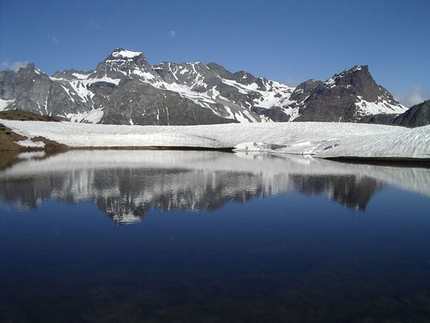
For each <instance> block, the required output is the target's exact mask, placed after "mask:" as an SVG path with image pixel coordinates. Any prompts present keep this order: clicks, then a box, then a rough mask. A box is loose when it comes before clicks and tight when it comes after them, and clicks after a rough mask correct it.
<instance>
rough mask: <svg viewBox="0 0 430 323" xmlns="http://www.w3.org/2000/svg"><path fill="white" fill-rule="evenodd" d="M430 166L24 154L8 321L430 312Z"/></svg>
mask: <svg viewBox="0 0 430 323" xmlns="http://www.w3.org/2000/svg"><path fill="white" fill-rule="evenodd" d="M429 209H430V169H425V168H408V167H389V166H370V165H354V164H345V163H335V162H330V161H324V160H314V159H309V158H298V157H291V156H290V157H273V156H272V157H270V156H264V155H263V156H262V155H257V156H254V155H240V154H239V155H238V154H229V153H218V152H173V151H92V152H91V151H74V152H68V153H64V154H60V155H56V156H45V155H43V154H39V153H36V154H34V153H33V154H21V155H19V156H18V158H17V159H16V160H15V163H14V164H13V165H11V166H8V167H7V168H4V169H3V170H2V171H0V225H1V226H0V322H354V323H355V322H418V323H419V322H430V243H429V242H428V241H429V238H430V212H429Z"/></svg>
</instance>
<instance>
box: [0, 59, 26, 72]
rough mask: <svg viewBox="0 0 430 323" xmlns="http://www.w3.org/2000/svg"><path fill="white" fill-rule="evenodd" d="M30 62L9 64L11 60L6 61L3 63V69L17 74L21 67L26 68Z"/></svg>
mask: <svg viewBox="0 0 430 323" xmlns="http://www.w3.org/2000/svg"><path fill="white" fill-rule="evenodd" d="M28 63H29V62H27V61H16V62H12V63H9V60H5V61H3V62H1V69H2V70H12V71H14V72H17V71H18V70H19V69H20V68H21V67H26V66H27V64H28Z"/></svg>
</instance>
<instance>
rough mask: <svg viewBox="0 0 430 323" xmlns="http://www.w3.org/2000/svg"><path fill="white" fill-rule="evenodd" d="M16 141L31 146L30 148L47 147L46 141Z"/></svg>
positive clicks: (23, 145)
mask: <svg viewBox="0 0 430 323" xmlns="http://www.w3.org/2000/svg"><path fill="white" fill-rule="evenodd" d="M16 143H17V144H18V145H20V146H22V147H29V148H44V147H45V143H44V142H42V141H36V142H34V141H32V140H31V139H25V140H20V141H17V142H16Z"/></svg>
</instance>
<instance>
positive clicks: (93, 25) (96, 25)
mask: <svg viewBox="0 0 430 323" xmlns="http://www.w3.org/2000/svg"><path fill="white" fill-rule="evenodd" d="M87 27H88V28H92V29H100V24H99V23H98V22H97V21H95V20H94V19H88V20H87Z"/></svg>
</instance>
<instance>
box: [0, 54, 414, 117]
mask: <svg viewBox="0 0 430 323" xmlns="http://www.w3.org/2000/svg"><path fill="white" fill-rule="evenodd" d="M12 109H22V110H28V111H32V112H36V113H39V114H43V115H51V116H57V117H60V118H62V119H66V120H70V121H75V122H90V123H104V124H141V125H193V124H215V123H231V122H240V123H244V122H279V121H282V122H283V121H308V120H312V121H353V122H357V121H360V120H361V119H362V118H363V117H367V116H369V115H370V116H372V115H376V114H392V115H398V114H401V113H403V112H405V111H406V110H407V108H406V107H404V106H402V105H401V104H400V103H398V102H396V101H395V100H394V99H393V97H392V95H391V94H390V93H389V92H388V91H387V90H385V89H384V88H383V87H381V86H379V85H377V84H376V83H375V81H374V80H373V78H372V76H371V75H370V73H369V71H368V68H367V66H356V67H354V68H352V69H350V70H346V71H344V72H342V73H340V74H336V75H334V76H333V77H332V78H330V79H329V80H327V81H326V82H322V81H315V80H309V81H306V82H304V83H302V84H300V85H298V86H297V87H296V88H292V87H289V86H287V85H285V84H282V83H279V82H276V81H272V80H268V79H266V78H262V77H259V78H256V77H254V76H253V75H252V74H250V73H247V72H244V71H240V72H236V73H232V72H229V71H227V70H226V69H224V68H223V67H222V66H220V65H218V64H216V63H209V64H207V65H205V64H203V63H201V62H195V63H182V64H176V63H171V62H164V63H161V64H158V65H150V64H149V63H148V61H147V60H146V58H145V56H144V55H143V53H141V52H134V51H129V50H125V49H121V48H117V49H115V50H114V51H113V52H112V53H111V54H110V55H108V56H107V57H106V58H105V59H104V60H103V61H102V62H100V63H99V64H98V65H97V67H96V68H95V70H91V71H88V72H80V71H75V70H67V71H64V72H61V73H60V72H56V73H55V74H54V75H52V76H51V77H50V76H48V75H46V74H45V73H44V72H42V71H41V70H40V69H38V68H37V67H36V66H35V65H34V64H29V65H28V66H27V67H26V68H22V69H20V70H19V71H18V72H16V73H15V72H12V71H2V72H0V110H12Z"/></svg>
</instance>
